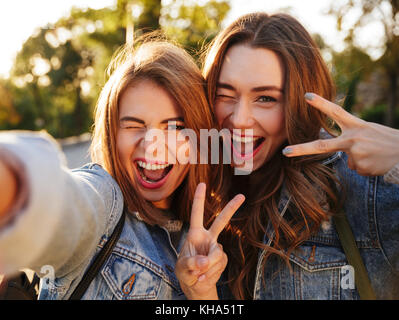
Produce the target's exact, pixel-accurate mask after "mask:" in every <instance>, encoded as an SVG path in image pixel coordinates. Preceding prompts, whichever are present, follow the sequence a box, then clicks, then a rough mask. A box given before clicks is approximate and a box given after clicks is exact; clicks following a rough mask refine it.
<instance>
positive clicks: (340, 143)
mask: <svg viewBox="0 0 399 320" xmlns="http://www.w3.org/2000/svg"><path fill="white" fill-rule="evenodd" d="M347 147H348V146H347V143H346V142H345V141H344V140H343V139H341V138H340V137H338V138H332V139H319V140H315V141H311V142H306V143H301V144H295V145H292V146H287V147H285V148H284V150H283V154H284V155H285V156H286V157H298V156H305V155H312V154H321V153H329V152H336V151H340V150H342V151H345V150H346V149H347Z"/></svg>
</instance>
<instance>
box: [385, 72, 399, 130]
mask: <svg viewBox="0 0 399 320" xmlns="http://www.w3.org/2000/svg"><path fill="white" fill-rule="evenodd" d="M397 80H398V77H397V74H396V72H390V73H389V99H388V109H387V113H386V117H385V124H386V125H387V126H389V127H395V125H398V124H397V123H395V118H396V117H395V116H396V105H397V102H398V94H397V92H396V91H397V84H398V81H397Z"/></svg>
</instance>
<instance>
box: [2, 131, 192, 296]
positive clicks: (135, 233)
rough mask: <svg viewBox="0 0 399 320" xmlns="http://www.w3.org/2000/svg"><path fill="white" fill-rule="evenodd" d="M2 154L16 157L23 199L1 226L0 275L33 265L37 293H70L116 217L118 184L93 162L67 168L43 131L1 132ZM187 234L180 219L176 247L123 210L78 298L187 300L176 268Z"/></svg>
mask: <svg viewBox="0 0 399 320" xmlns="http://www.w3.org/2000/svg"><path fill="white" fill-rule="evenodd" d="M1 153H3V154H5V153H7V154H8V155H10V154H11V155H12V156H13V158H14V160H15V161H17V162H18V163H19V168H20V171H21V173H20V178H21V179H22V180H23V182H24V184H25V185H26V186H27V199H26V201H25V203H24V206H23V207H22V208H16V209H15V210H14V211H15V212H13V218H12V220H11V221H9V222H8V223H7V224H6V225H3V226H2V227H1V228H0V261H1V262H0V273H5V274H9V275H11V274H13V273H14V272H15V271H17V270H18V269H20V268H30V269H33V270H34V271H35V272H37V273H38V274H41V275H42V276H43V278H42V280H41V283H40V293H39V299H46V300H56V299H57V300H58V299H68V297H69V296H70V295H71V294H72V292H73V290H74V289H75V288H76V286H77V284H78V283H79V282H80V280H81V279H82V276H83V274H84V272H85V270H86V269H87V268H88V266H89V265H90V263H91V261H93V259H94V257H95V255H96V254H97V253H98V252H99V251H100V249H101V248H102V247H103V245H104V244H105V242H106V241H107V239H108V238H109V237H110V235H111V234H112V231H113V230H114V228H115V226H116V224H117V222H118V220H119V218H120V216H121V213H122V210H123V196H122V193H121V191H120V189H119V186H118V185H117V183H116V182H115V180H114V179H113V178H112V177H111V176H110V175H109V174H108V173H107V172H106V171H105V170H103V169H102V168H101V167H100V166H99V165H96V164H88V165H86V166H84V167H82V168H79V169H75V170H68V169H67V168H66V167H64V163H65V159H63V154H62V153H61V151H60V149H59V147H58V146H57V144H56V143H55V142H54V140H53V139H52V138H51V137H50V136H48V135H47V134H44V133H31V132H28V133H26V132H19V133H10V132H8V133H1V134H0V155H1ZM186 232H187V226H186V225H183V231H182V236H181V239H180V242H179V245H178V248H174V247H173V245H172V242H171V239H170V235H169V233H168V231H167V230H166V229H165V228H163V227H160V226H149V225H147V224H146V223H144V222H143V221H142V220H141V219H140V215H139V214H138V213H127V215H126V219H125V224H124V227H123V230H122V233H121V236H120V238H119V241H118V242H117V243H116V245H115V247H114V249H113V251H112V253H111V255H110V256H109V258H108V259H107V261H106V263H105V264H104V266H103V268H102V269H101V271H100V272H99V273H98V274H97V276H96V277H95V278H94V280H93V281H92V283H91V285H90V286H89V288H88V290H87V291H86V293H85V294H84V296H83V299H101V300H105V299H106V300H112V299H185V296H184V294H183V292H182V290H181V289H180V286H179V282H178V280H177V278H176V276H175V274H174V267H175V263H176V260H177V252H178V251H179V250H180V246H181V245H182V244H183V242H184V239H185V235H186ZM44 270H45V271H47V274H44V273H41V271H43V272H44Z"/></svg>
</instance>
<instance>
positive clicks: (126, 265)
mask: <svg viewBox="0 0 399 320" xmlns="http://www.w3.org/2000/svg"><path fill="white" fill-rule="evenodd" d="M125 251H126V250H124V249H121V248H118V247H116V248H115V249H114V252H112V254H111V256H110V257H109V258H108V260H107V262H106V265H105V267H104V268H103V269H102V271H101V274H102V276H103V277H104V279H105V281H106V282H107V284H108V286H109V287H110V289H111V290H112V292H113V294H114V295H115V297H116V298H117V299H119V300H134V299H137V300H146V299H156V298H157V297H158V294H159V290H160V287H161V281H162V270H161V269H160V267H159V266H158V265H156V264H154V263H153V262H152V261H150V260H148V259H147V258H145V257H142V256H140V255H139V254H136V253H133V252H130V251H129V252H127V251H126V252H125Z"/></svg>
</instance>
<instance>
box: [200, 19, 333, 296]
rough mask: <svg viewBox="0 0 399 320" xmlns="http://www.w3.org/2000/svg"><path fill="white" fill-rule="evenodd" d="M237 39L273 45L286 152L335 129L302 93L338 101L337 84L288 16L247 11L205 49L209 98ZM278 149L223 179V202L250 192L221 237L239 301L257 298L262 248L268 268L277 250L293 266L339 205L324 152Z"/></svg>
mask: <svg viewBox="0 0 399 320" xmlns="http://www.w3.org/2000/svg"><path fill="white" fill-rule="evenodd" d="M237 44H244V45H248V46H250V47H253V48H266V49H269V50H272V51H274V52H275V53H277V54H278V55H279V56H280V58H281V59H282V61H283V64H284V66H285V68H284V70H285V74H284V79H285V83H284V88H283V92H284V114H285V130H286V134H287V141H286V142H285V144H283V145H282V146H281V149H282V148H283V147H284V146H285V145H286V144H297V143H303V142H308V141H312V140H316V139H318V138H319V134H320V130H321V129H322V128H323V129H325V130H327V132H329V133H331V134H333V132H332V130H331V124H330V123H329V122H328V121H327V118H326V117H325V116H324V115H323V114H321V113H320V112H319V111H317V110H316V109H315V108H312V107H310V106H309V105H307V103H306V101H305V99H304V94H305V93H306V92H314V93H317V94H319V95H321V96H323V97H324V98H326V99H328V100H333V99H334V96H335V86H334V83H333V81H332V79H331V76H330V73H329V71H328V68H327V66H326V65H325V63H324V61H323V59H322V57H321V54H320V51H319V49H318V48H317V45H316V44H315V42H314V41H313V40H312V38H311V36H310V35H309V33H308V32H307V31H306V30H305V29H304V28H303V26H302V25H301V24H300V23H299V22H298V21H297V20H296V19H294V18H292V17H291V16H289V15H286V14H275V15H268V14H266V13H253V14H248V15H245V16H242V17H241V18H239V19H237V20H236V21H234V22H233V23H232V24H231V25H229V26H228V27H227V28H225V29H224V30H223V31H222V32H221V33H220V34H219V35H218V36H217V37H216V38H215V39H214V41H213V42H212V43H211V45H210V47H209V48H208V51H207V52H206V56H205V62H204V67H203V74H204V77H205V79H206V81H207V91H208V96H209V100H210V101H211V102H214V101H215V95H216V87H217V82H218V78H219V74H220V71H221V68H222V64H223V60H224V57H225V55H226V53H227V51H228V50H229V49H230V48H231V47H232V46H234V45H237ZM281 149H279V150H277V152H276V153H275V154H274V155H273V157H272V158H271V159H270V160H269V161H268V162H267V163H266V164H264V165H263V166H262V167H261V168H259V169H258V170H256V171H255V172H253V173H251V174H250V175H249V176H232V174H231V173H230V174H227V175H226V177H225V181H228V182H226V183H225V184H227V183H229V184H230V187H229V188H228V190H227V191H226V193H225V194H224V195H223V196H222V198H223V203H225V202H226V201H227V200H228V199H229V198H230V197H231V196H233V194H235V193H237V192H241V193H244V194H245V195H246V202H245V203H244V207H243V209H242V210H240V211H239V212H238V213H236V214H235V215H234V216H233V219H231V222H230V225H229V226H228V228H227V230H226V231H225V232H224V233H223V234H222V235H221V238H220V241H221V242H222V244H223V245H224V249H225V250H226V252H227V254H228V257H229V264H228V269H227V274H228V279H229V280H230V281H229V285H230V288H231V290H232V292H233V294H234V296H235V297H236V298H239V299H247V298H251V297H252V289H253V285H254V278H255V270H256V269H257V262H258V256H259V255H258V253H259V249H265V250H266V255H265V259H264V260H263V262H262V263H263V264H262V267H263V269H264V264H265V263H266V261H267V259H268V258H269V257H270V255H271V254H273V253H275V254H277V255H278V256H280V257H282V258H283V259H284V260H285V261H286V262H287V264H288V265H289V255H290V253H291V252H292V251H293V250H294V249H295V248H296V247H298V246H299V245H300V244H301V243H302V242H303V241H304V240H306V239H308V238H309V237H310V235H312V234H313V233H315V232H316V231H317V230H318V229H319V227H320V224H321V223H322V222H323V221H325V220H328V219H329V217H330V215H331V213H332V212H334V210H336V207H337V206H338V200H337V197H336V189H335V187H336V183H337V181H336V179H335V177H334V174H333V172H332V170H331V169H330V168H328V167H327V166H325V165H322V164H321V161H320V160H321V159H323V158H326V155H321V156H308V157H296V158H286V157H284V156H283V155H282V153H281ZM227 170H231V169H229V168H228V169H227ZM283 185H284V187H285V189H286V190H287V192H288V194H289V195H290V202H289V203H290V205H289V207H288V211H287V213H286V214H285V215H284V216H281V215H280V213H279V208H278V205H279V199H280V198H281V196H282V195H281V190H282V189H283V188H282V187H283ZM280 209H281V208H280ZM268 221H270V222H271V224H272V226H273V229H274V230H273V231H274V238H273V241H272V243H271V245H270V246H267V245H265V244H263V241H262V240H263V236H264V234H265V232H266V224H267V222H268ZM268 236H269V237H272V235H270V234H269V235H268Z"/></svg>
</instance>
